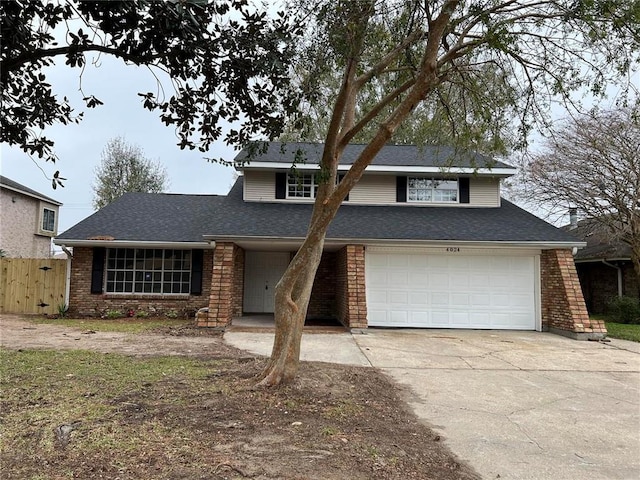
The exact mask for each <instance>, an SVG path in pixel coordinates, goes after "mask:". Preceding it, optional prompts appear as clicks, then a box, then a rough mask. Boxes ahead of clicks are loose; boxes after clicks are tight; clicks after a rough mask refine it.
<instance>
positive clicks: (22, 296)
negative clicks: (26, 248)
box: [0, 258, 67, 314]
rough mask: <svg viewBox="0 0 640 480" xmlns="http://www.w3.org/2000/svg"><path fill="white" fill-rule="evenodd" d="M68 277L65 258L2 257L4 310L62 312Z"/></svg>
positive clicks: (0, 299) (0, 300) (0, 290)
mask: <svg viewBox="0 0 640 480" xmlns="http://www.w3.org/2000/svg"><path fill="white" fill-rule="evenodd" d="M66 280H67V260H65V259H54V258H51V259H49V258H0V312H6V313H43V314H44V313H47V314H55V313H58V308H59V306H61V305H64V296H65V295H64V294H65V286H66Z"/></svg>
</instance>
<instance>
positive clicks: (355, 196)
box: [244, 169, 500, 207]
mask: <svg viewBox="0 0 640 480" xmlns="http://www.w3.org/2000/svg"><path fill="white" fill-rule="evenodd" d="M275 182H276V177H275V172H272V171H267V170H249V169H247V170H245V171H244V199H245V201H248V202H272V201H275V199H276V198H275V191H276V186H275ZM279 201H295V200H279ZM347 203H348V204H364V205H393V204H396V175H372V174H365V175H363V177H362V178H361V179H360V181H359V182H358V183H357V184H356V185H355V187H353V190H351V192H350V193H349V201H348V202H347ZM405 205H410V204H405ZM455 205H458V204H447V206H455ZM459 205H460V206H474V207H498V206H500V180H499V179H498V178H493V177H491V178H486V177H478V178H471V179H470V181H469V203H468V204H459ZM423 206H429V205H428V204H423Z"/></svg>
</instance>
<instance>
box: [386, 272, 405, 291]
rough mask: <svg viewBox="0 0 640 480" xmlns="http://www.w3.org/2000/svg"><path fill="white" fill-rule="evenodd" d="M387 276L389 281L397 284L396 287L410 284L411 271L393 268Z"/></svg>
mask: <svg viewBox="0 0 640 480" xmlns="http://www.w3.org/2000/svg"><path fill="white" fill-rule="evenodd" d="M387 278H388V279H389V282H391V285H395V286H396V287H399V286H403V285H406V286H409V285H410V283H409V272H407V271H406V270H391V271H390V272H389V274H388V275H387Z"/></svg>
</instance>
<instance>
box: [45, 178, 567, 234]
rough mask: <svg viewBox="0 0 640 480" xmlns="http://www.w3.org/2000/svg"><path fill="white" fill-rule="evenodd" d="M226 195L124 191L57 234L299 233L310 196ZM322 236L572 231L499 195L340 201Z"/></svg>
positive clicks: (307, 214)
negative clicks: (300, 200)
mask: <svg viewBox="0 0 640 480" xmlns="http://www.w3.org/2000/svg"><path fill="white" fill-rule="evenodd" d="M242 184H243V179H242V177H240V178H239V179H238V181H237V182H236V184H235V185H234V187H233V188H232V189H231V191H230V192H229V195H228V196H226V197H224V196H212V195H171V194H149V193H129V194H126V195H124V196H122V197H121V198H120V199H118V200H117V201H115V202H114V203H112V204H110V205H109V206H107V207H105V208H103V209H102V210H100V211H99V212H97V213H95V214H93V215H92V216H90V217H89V218H87V219H86V220H84V221H82V222H80V223H79V224H77V225H76V226H74V227H72V228H71V229H69V230H67V231H66V232H64V233H62V234H61V235H59V236H58V239H59V240H61V239H64V240H86V239H88V238H91V237H95V236H111V237H113V238H114V239H116V240H126V241H156V242H158V241H164V242H197V241H202V240H203V236H204V235H207V236H210V237H212V238H214V239H215V238H227V237H252V236H253V237H274V238H303V237H304V236H305V233H306V230H307V224H308V221H309V217H310V215H311V209H312V205H311V204H293V203H275V202H274V203H260V202H244V201H243V200H242ZM327 239H335V240H340V239H362V240H372V239H381V240H389V241H393V240H401V241H403V240H417V241H421V240H422V241H425V240H426V241H428V240H451V241H469V242H549V243H570V244H575V243H576V239H575V237H573V236H571V235H570V234H568V233H566V232H564V231H562V230H560V229H558V228H556V227H554V226H552V225H550V224H548V223H546V222H545V221H543V220H541V219H540V218H538V217H536V216H534V215H532V214H530V213H528V212H526V211H524V210H522V209H521V208H519V207H517V206H515V205H513V204H512V203H509V202H507V201H505V200H503V202H502V206H501V207H499V208H465V207H409V206H364V205H343V206H342V207H341V208H340V210H339V211H338V214H337V216H336V218H335V219H334V221H333V223H332V224H331V226H330V227H329V231H328V234H327Z"/></svg>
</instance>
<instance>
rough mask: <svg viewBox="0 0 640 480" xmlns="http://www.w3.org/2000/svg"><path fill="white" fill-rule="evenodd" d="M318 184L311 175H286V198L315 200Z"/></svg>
mask: <svg viewBox="0 0 640 480" xmlns="http://www.w3.org/2000/svg"><path fill="white" fill-rule="evenodd" d="M317 188H318V183H317V181H316V176H315V175H314V174H313V173H304V174H300V175H294V174H291V173H289V174H288V175H287V198H310V199H313V198H316V189H317Z"/></svg>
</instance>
